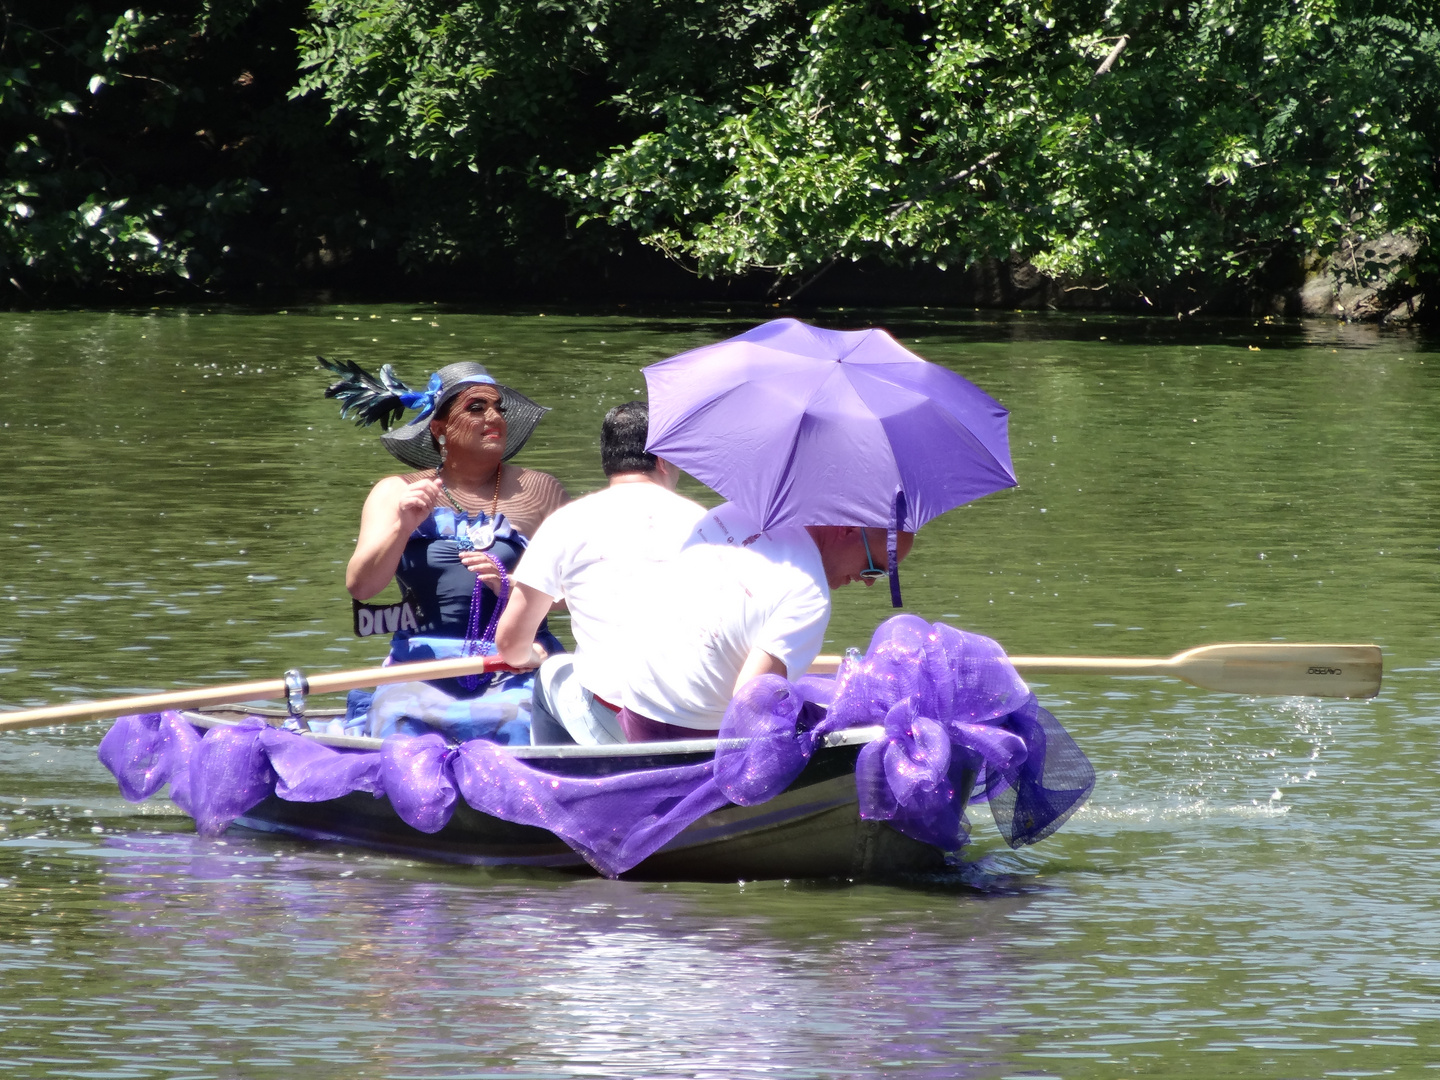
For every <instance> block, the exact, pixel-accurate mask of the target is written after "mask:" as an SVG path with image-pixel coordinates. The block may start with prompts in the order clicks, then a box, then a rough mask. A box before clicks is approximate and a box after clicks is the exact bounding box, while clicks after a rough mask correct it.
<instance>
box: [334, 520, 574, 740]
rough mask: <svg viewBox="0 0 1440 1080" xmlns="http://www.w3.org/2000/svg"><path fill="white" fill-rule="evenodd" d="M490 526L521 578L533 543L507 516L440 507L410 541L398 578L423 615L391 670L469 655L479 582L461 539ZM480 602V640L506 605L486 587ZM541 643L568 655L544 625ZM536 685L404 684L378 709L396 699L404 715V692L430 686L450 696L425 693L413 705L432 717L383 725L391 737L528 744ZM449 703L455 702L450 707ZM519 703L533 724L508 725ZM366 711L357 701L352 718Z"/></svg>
mask: <svg viewBox="0 0 1440 1080" xmlns="http://www.w3.org/2000/svg"><path fill="white" fill-rule="evenodd" d="M486 524H488V525H489V526H490V529H491V530H493V535H494V542H493V543H492V544H491V545H490V547H489V548H487V549H485V550H488V551H489V553H490V554H492V555H494V556H495V557H496V558H497V559H499V560H500V565H501V566H503V567H505V570H506V572H507V573H509V572H511V571H513V570H514V569H515V566H516V564H517V563H519V561H520V556H521V555H522V554H523V553H524V551H525V548H526V539H525V537H524V536H523V535H522V534H521V533H520V532H518V531H517V530H516V529H515V527H514V526H513V525H511V524H510V522H509V521H508V520H506V518H505V515H504V514H496V515H495V517H494V518H491V517H490V516H489V515H487V514H485V513H484V512H483V511H479V512H477V513H475V514H474V515H469V514H466V513H464V512H462V511H459V510H456V509H453V508H451V507H448V506H437V507H435V509H433V510H431V511H430V514H429V516H428V517H426V518H425V520H424V521H422V522H421V523H420V525H419V526H418V527H417V528H416V529H415V531H414V532H413V533H411V534H410V539H409V540H407V541H406V542H405V550H404V552H403V553H402V554H401V556H400V565H399V566H398V567H396V570H395V579H396V581H397V582H399V585H400V589H401V592H402V593H403V594H404V596H405V599H406V600H407V601H408V602H409V604H410V607H411V610H412V611H413V612H414V614H415V622H416V626H415V629H413V630H411V629H405V630H400V631H397V632H396V634H395V635H394V637H393V638H392V639H391V641H390V662H391V663H397V664H398V663H409V662H412V661H420V660H448V659H451V658H453V657H457V656H463V655H464V654H465V639H466V635H467V634H468V633H469V630H470V625H471V619H470V605H471V600H472V597H473V596H474V595H475V592H476V590H475V581H476V576H475V574H474V572H473V571H470V570H468V569H466V567H465V564H464V563H462V562H461V561H460V551H461V537H462V536H463V535H465V533H466V531H467V530H470V529H471V528H472V527H473V526H477V525H478V526H482V527H483V526H485V525H486ZM472 535H473V533H472ZM479 595H480V604H481V607H480V619H479V630H478V632H477V635H476V636H477V637H478V636H480V635H481V634H483V633H484V632H485V629H486V627H488V625H489V623H490V619H491V618H492V616H493V615H494V613H495V606H496V605H497V604H498V603H499V597H498V596H496V595H495V593H493V592H491V591H490V590H489V589H488V588H483V587H482V588H481V589H480V590H479ZM535 641H536V642H537V643H538V644H539V645H540V646H541V647H543V648H544V649H545V650H546V651H547V652H549V653H550V654H551V655H554V654H556V653H563V652H565V651H566V650H565V646H564V645H562V644H561V643H560V640H559V639H558V638H556V637H555V635H554V634H552V633H551V632H550V628H549V626H548V625H547V624H546V623H544V622H542V623H541V624H540V629H539V631H538V632H537V633H536V635H535ZM533 681H534V673H533V672H523V673H519V674H503V673H502V674H500V675H498V676H497V675H494V674H486V675H481V676H480V677H479V680H478V682H477V684H476V685H475V686H474V687H473V688H468V689H467V688H466V687H465V686H462V685H461V683H460V680H459V679H435V680H431V681H429V682H428V683H426V684H399V686H397V687H396V688H395V690H392V691H389V692H384V693H381V694H379V696H378V697H377V699H376V701H375V706H376V707H377V708H378V707H379V705H380V702H382V701H385V700H386V699H392V698H393V699H396V700H395V701H394V703H393V704H392V705H390V706H388V710H387V711H392V712H393V711H396V710H399V711H402V712H404V711H405V709H404V703H403V702H402V701H401V700H399V699H398V697H397V695H398V694H399V693H400V687H402V686H411V687H417V688H418V687H419V686H421V685H426V686H429V687H433V688H434V689H435V690H439V691H441V692H442V694H440V695H434V694H429V693H427V692H424V691H421V692H419V693H417V694H415V695H413V696H412V697H411V698H408V699H405V700H406V701H413V702H414V703H415V706H416V707H415V711H416V712H419V711H422V708H423V712H424V714H425V715H424V716H423V717H420V716H413V714H412V715H405V716H402V717H401V719H400V721H399V722H398V723H396V724H395V725H394V726H393V727H392V726H391V723H389V722H382V724H381V726H382V727H383V729H384V731H386V732H388V731H389V730H397V731H405V732H412V733H418V732H421V731H425V730H438V731H441V732H442V733H444V734H447V735H451V736H453V737H456V738H457V739H461V740H463V739H465V738H485V739H490V740H491V741H494V742H500V743H517V742H519V743H528V742H529V738H530V736H529V720H528V715H529V699H530V687H531V685H532V683H533ZM487 692H488V693H487ZM482 695H484V696H485V700H484V702H481V701H478V700H476V699H479V698H481V697H482ZM446 699H454V700H453V702H450V701H447V700H446ZM512 701H513V702H514V703H523V710H522V711H521V712H520V714H519V715H520V716H521V717H525V719H515V720H506V719H504V717H505V716H506V715H507V714H506V711H505V709H504V706H505V704H506V703H508V702H512ZM467 703H468V704H467ZM361 708H365V709H369V708H371V703H370V702H368V701H367V702H365V703H363V705H362V703H361V702H360V701H359V700H358V698H357V699H353V700H352V704H351V709H350V711H352V712H358V711H360V709H361ZM437 710H439V711H443V715H436V713H437ZM509 713H510V714H514V713H515V709H513V708H511V709H510V710H509ZM378 719H379V717H378V715H372V717H371V721H372V734H381V733H382V732H381V731H377V730H375V729H374V722H375V721H377V720H378ZM412 720H413V721H415V722H411V721H412ZM424 721H430V723H425V722H424Z"/></svg>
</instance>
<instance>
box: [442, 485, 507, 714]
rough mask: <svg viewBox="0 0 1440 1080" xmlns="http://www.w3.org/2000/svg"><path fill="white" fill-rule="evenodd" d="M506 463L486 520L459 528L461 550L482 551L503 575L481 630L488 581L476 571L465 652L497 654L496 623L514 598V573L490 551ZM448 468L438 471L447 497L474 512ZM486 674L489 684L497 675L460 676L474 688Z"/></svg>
mask: <svg viewBox="0 0 1440 1080" xmlns="http://www.w3.org/2000/svg"><path fill="white" fill-rule="evenodd" d="M502 467H503V466H500V465H497V466H496V467H495V493H494V495H492V496H491V499H490V513H489V514H488V515H484V516H485V520H484V521H477V522H475V523H474V524H467V525H464V526H460V527H458V528H457V529H456V544H457V545H458V546H459V548H460V550H461V551H478V552H479V553H480V554H481V555H484V556H485V558H487V559H489V560H490V563H491V565H493V566H494V567H495V572H496V573H497V574H499V575H500V592H499V594H498V595H497V597H496V602H495V607H494V608H493V609H492V610H491V612H490V621H489V622H488V623H487V624H486V626H485V631H484V633H481V631H480V610H481V608H482V607H483V603H482V602H483V600H484V598H485V584H484V582H482V581H481V580H480V575H479V574H476V575H475V589H474V591H473V592H471V594H470V624H469V626H468V627H467V628H466V631H465V645H464V649H463V651H462V652H461V655H462V656H494V655H495V651H496V650H495V627H496V625H497V624H498V623H499V621H500V613H501V612H502V611H504V610H505V605H506V604H507V603H509V601H510V575H509V574H508V573H506V572H505V567H504V565H503V564H502V563H501V562H500V560H499V559H498V558H496V557H495V555H493V554H492V553H491V552H490V550H489V549H490V548H491V546H492V545H493V544H494V543H495V520H496V516H497V513H498V511H499V509H500V470H501V468H502ZM443 469H444V466H443V465H442V466H441V467H440V469H437V470H436V471H435V475H436V477H437V478H438V479H439V480H440V490H441V491H443V492H444V493H445V498H447V499H449V500H450V505H451V506H453V507H454V508H455V509H456V510H457V511H459V512H460V513H461V514H463V515H465V517H467V518H468V517H469V516H470V512H469V511H468V510H466V509H465V507H463V506H461V505H460V500H458V499H457V498H456V497H455V495H454V493H453V492H452V491H451V490H450V488H449V486H448V485H447V484H446V483H445V478H444V477H443V476H441V475H440V474H441V471H442V470H443ZM482 678H484V679H485V682H486V684H487V685H488V684H489V682H490V680H491V679H493V678H494V676H493V675H484V676H481V675H478V674H477V675H461V676H459V677H458V678H457V679H456V682H458V683H459V684H460V685H461V686H462V687H463V688H464V689H466V690H468V691H474V690H476V689H477V688H478V687H479V686H480V680H481V679H482Z"/></svg>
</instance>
